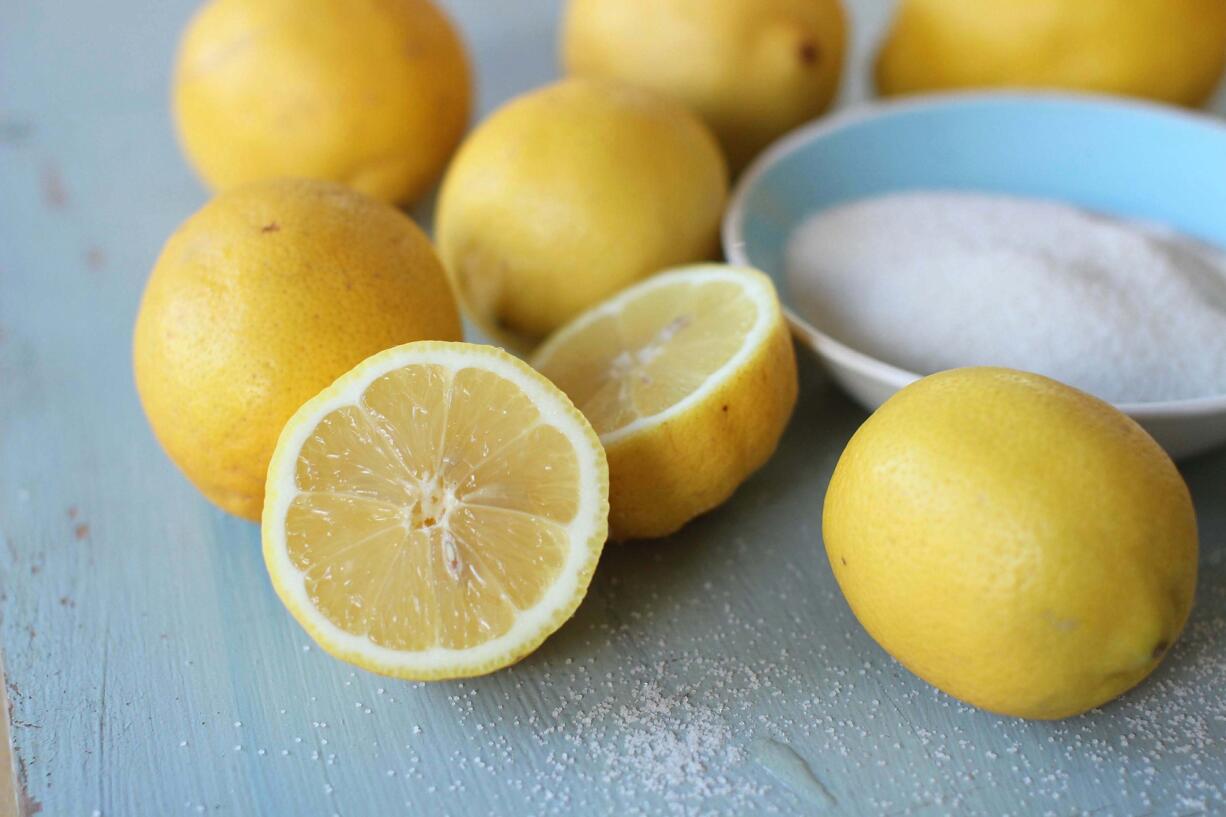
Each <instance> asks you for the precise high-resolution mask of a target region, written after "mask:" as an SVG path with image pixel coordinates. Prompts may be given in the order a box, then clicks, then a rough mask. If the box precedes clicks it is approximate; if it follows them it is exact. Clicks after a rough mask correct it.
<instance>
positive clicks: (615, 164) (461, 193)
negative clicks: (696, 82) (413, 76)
mask: <svg viewBox="0 0 1226 817" xmlns="http://www.w3.org/2000/svg"><path fill="white" fill-rule="evenodd" d="M727 192H728V174H727V168H726V166H725V164H724V160H723V157H722V155H721V154H720V151H719V146H718V145H717V144H716V142H715V138H714V137H713V136H712V135H711V133H710V131H709V130H708V129H707V128H706V126H704V125H703V124H702V122H701V120H699V119H698V118H697V117H696V116H694V115H693V114H691V113H690V112H689V111H687V110H686V109H685V108H684V107H683V106H681V105H680V104H679V103H676V102H673V101H671V100H668V99H666V98H664V97H661V96H658V95H656V94H653V93H651V92H649V91H644V90H640V89H636V88H632V87H630V86H628V85H624V84H621V83H612V82H605V81H599V80H585V79H571V80H564V81H562V82H559V83H556V84H554V85H549V86H546V87H545V88H542V89H539V90H536V91H533V92H530V93H528V94H524V95H523V96H520V97H518V98H516V99H514V100H512V101H511V102H509V103H508V104H506V105H505V106H503V107H502V108H500V109H499V110H498V111H496V112H495V113H494V114H493V115H491V116H490V117H489V118H488V119H487V120H486V121H485V122H483V123H482V124H481V125H480V126H479V127H478V128H477V129H476V130H475V131H474V132H473V133H472V134H470V135H469V137H468V139H466V140H465V142H464V144H463V145H461V147H460V150H459V152H458V153H457V154H456V158H455V160H454V161H453V162H452V163H451V166H450V167H449V168H448V170H447V174H446V177H445V178H444V180H443V185H442V190H441V192H440V195H439V203H438V212H437V216H436V236H437V241H438V247H439V252H440V254H441V255H442V258H443V263H444V265H445V266H446V267H447V270H448V272H449V273H450V274H451V276H452V280H453V281H454V283H455V287H456V291H457V294H458V295H459V297H460V301H461V303H462V304H463V305H464V307H465V310H466V311H467V312H468V314H469V316H470V317H471V318H472V319H473V320H474V321H475V322H476V323H477V324H478V325H480V326H481V327H482V328H483V329H484V330H485V331H486V332H488V333H489V334H491V335H493V336H494V337H496V338H498V339H499V340H500V341H501V342H503V343H504V344H506V345H508V346H511V347H512V348H515V349H518V350H521V351H524V350H527V349H530V348H532V347H533V346H535V345H536V344H537V343H538V342H539V341H540V340H541V339H542V338H543V337H544V336H545V335H547V334H549V333H550V332H551V331H552V330H554V329H556V328H557V327H559V326H561V325H562V324H563V323H566V322H567V321H568V320H570V319H571V318H573V317H574V316H575V315H577V314H579V313H580V312H582V311H583V310H584V309H586V308H588V307H590V306H593V305H594V304H596V303H599V302H600V301H602V300H604V299H605V298H607V297H609V296H611V295H613V294H614V293H616V292H617V291H619V290H621V289H623V288H625V287H626V286H628V285H629V284H632V283H634V282H635V281H637V280H639V279H641V278H645V277H647V276H648V275H650V274H652V273H654V272H656V271H658V270H661V269H664V268H666V267H669V266H674V265H678V264H684V263H688V262H691V261H700V260H705V259H707V258H710V257H712V256H714V255H715V254H716V252H717V251H718V244H719V220H720V217H721V214H722V211H723V207H724V201H725V199H726V198H727Z"/></svg>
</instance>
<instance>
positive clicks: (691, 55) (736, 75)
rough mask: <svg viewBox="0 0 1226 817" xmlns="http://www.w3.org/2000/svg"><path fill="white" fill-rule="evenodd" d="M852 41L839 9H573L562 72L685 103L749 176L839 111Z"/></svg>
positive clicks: (794, 2) (667, 2)
mask: <svg viewBox="0 0 1226 817" xmlns="http://www.w3.org/2000/svg"><path fill="white" fill-rule="evenodd" d="M846 40H847V21H846V14H845V13H844V11H843V6H842V3H841V2H840V0H733V2H720V3H711V2H709V0H571V2H570V3H569V5H568V7H567V11H566V16H565V19H564V24H563V29H562V63H563V68H564V70H566V71H567V73H569V74H572V75H576V76H594V77H608V78H614V79H621V80H625V81H627V82H631V83H633V84H635V85H639V86H641V87H644V88H651V89H652V90H655V91H658V92H661V93H665V94H669V95H672V96H674V97H676V98H677V99H680V100H681V101H682V102H684V103H685V104H686V105H688V106H689V107H690V108H691V109H693V110H694V111H696V112H697V113H698V114H699V115H701V116H702V117H703V119H704V120H706V122H707V124H708V125H710V126H711V129H712V130H714V131H715V134H716V135H717V136H718V137H719V141H720V144H721V145H722V146H723V149H724V151H725V153H726V155H727V157H728V160H729V163H730V165H731V166H732V168H733V169H734V170H740V169H741V168H743V167H744V166H745V165H747V164H748V163H749V161H750V160H751V159H753V157H754V156H755V155H756V154H757V153H758V152H760V151H761V150H762V148H764V147H765V146H766V145H768V144H769V143H771V142H772V141H774V140H775V139H777V138H778V137H779V136H781V135H783V134H784V133H786V132H787V131H789V130H791V129H792V128H795V127H796V126H798V125H801V124H803V123H804V122H807V121H808V120H810V119H812V118H814V117H816V116H818V115H819V114H821V113H822V112H823V111H825V110H826V109H827V108H828V107H830V104H831V103H832V102H833V101H834V98H835V96H836V95H837V93H838V89H839V81H840V79H841V77H842V73H843V62H844V55H845V52H846Z"/></svg>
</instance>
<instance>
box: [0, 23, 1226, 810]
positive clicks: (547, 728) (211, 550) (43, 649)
mask: <svg viewBox="0 0 1226 817" xmlns="http://www.w3.org/2000/svg"><path fill="white" fill-rule="evenodd" d="M191 5H192V4H191V3H190V2H188V1H187V0H174V2H164V3H136V2H133V1H132V0H116V1H115V2H112V3H72V4H69V3H41V2H34V1H33V0H16V2H9V3H6V4H4V5H3V6H0V538H2V539H3V547H0V566H2V568H3V625H2V645H3V651H4V661H5V664H6V669H7V679H8V691H9V695H10V700H11V704H12V717H13V729H12V732H13V744H14V754H15V758H16V764H17V766H18V771H19V776H20V781H19V782H20V786H21V789H22V792H23V804H24V811H25V813H27V814H32V813H35V812H37V811H39V810H40V809H41V812H42V813H43V814H48V815H57V816H58V815H89V814H92V813H94V812H95V811H96V812H98V813H100V814H102V815H107V817H112V816H113V815H168V814H178V813H183V814H194V813H208V814H226V815H248V814H252V815H305V816H308V817H313V816H314V815H325V817H326V815H331V814H341V815H345V816H346V817H353V816H354V815H367V814H386V813H397V812H409V813H418V814H435V813H448V814H455V815H469V814H476V815H480V814H497V815H522V814H537V813H552V814H569V813H584V814H586V813H591V814H596V813H643V814H655V813H661V814H705V813H716V814H719V813H728V814H738V813H739V814H745V813H778V814H810V813H815V812H819V811H822V810H825V811H827V812H830V813H838V814H848V815H862V814H863V815H868V814H879V813H917V814H940V813H966V814H971V813H977V814H1004V813H1016V814H1022V813H1025V814H1043V813H1052V814H1059V815H1065V814H1074V813H1080V812H1083V811H1087V812H1088V811H1094V810H1098V811H1100V813H1110V814H1132V815H1140V814H1146V813H1154V814H1191V813H1199V812H1209V813H1212V812H1221V811H1223V810H1226V800H1223V796H1224V795H1223V786H1224V783H1223V781H1226V595H1224V592H1223V587H1226V558H1224V557H1226V545H1224V543H1223V539H1224V537H1226V506H1224V503H1223V501H1222V497H1223V496H1224V495H1226V452H1219V453H1216V454H1212V455H1210V456H1207V457H1204V458H1202V459H1200V460H1197V461H1194V462H1191V463H1188V464H1187V465H1186V466H1185V473H1186V474H1187V476H1188V479H1189V482H1190V483H1191V485H1192V486H1193V489H1194V492H1195V494H1196V500H1197V503H1198V507H1199V512H1200V516H1201V523H1202V526H1203V540H1202V541H1203V578H1202V582H1201V595H1200V603H1199V606H1198V608H1197V612H1196V615H1195V619H1194V622H1193V627H1192V630H1191V633H1190V637H1189V638H1188V639H1186V640H1185V642H1184V643H1183V644H1182V645H1181V646H1180V648H1178V649H1177V650H1176V651H1175V653H1174V654H1173V655H1172V657H1171V658H1170V660H1169V661H1168V662H1167V664H1166V665H1165V666H1164V667H1163V668H1162V669H1161V671H1160V672H1159V673H1158V674H1157V676H1156V678H1155V679H1154V680H1153V681H1152V682H1150V683H1148V684H1146V685H1145V686H1144V687H1142V688H1141V689H1140V690H1138V691H1136V692H1134V693H1133V694H1131V695H1129V696H1127V697H1126V698H1125V699H1124V700H1123V701H1122V702H1119V703H1117V704H1114V705H1112V706H1110V707H1107V708H1106V709H1105V710H1104V711H1103V712H1099V713H1094V714H1091V715H1089V716H1087V717H1083V718H1079V719H1076V720H1073V721H1069V722H1066V723H1063V724H1042V723H1021V722H1016V721H1010V720H1006V719H1001V718H996V717H992V716H990V715H986V714H984V713H980V712H975V711H972V710H970V709H968V708H966V707H963V706H960V705H958V704H956V703H954V702H951V701H950V700H948V699H946V698H944V697H943V696H940V695H939V694H936V693H934V692H932V691H931V690H930V689H928V688H927V687H926V686H924V685H923V684H922V683H920V682H919V681H917V680H916V679H914V678H913V677H911V676H910V675H909V674H908V673H906V672H905V671H903V670H901V669H900V668H899V667H897V666H896V665H895V664H893V663H892V662H891V661H890V660H889V659H888V657H886V656H885V655H884V654H883V653H882V652H881V651H880V650H878V649H877V648H876V647H875V646H874V645H873V644H872V642H871V641H870V640H869V639H868V638H867V637H866V636H865V635H864V633H863V632H862V631H861V630H860V629H859V627H858V626H857V625H856V623H855V621H854V620H853V618H852V617H851V615H850V613H849V611H848V610H847V608H846V606H845V604H844V603H843V601H842V599H841V597H840V596H839V594H838V592H837V589H836V588H835V586H834V583H833V580H832V577H831V575H830V572H829V570H828V568H827V566H826V565H825V563H824V557H823V556H822V554H821V551H820V547H819V544H818V529H819V525H818V515H819V509H820V504H821V500H822V496H823V493H824V490H825V484H826V480H827V478H828V475H829V473H830V469H831V468H832V466H833V463H834V461H835V458H836V457H837V455H838V452H839V451H840V449H841V447H842V445H843V444H844V442H845V441H846V439H847V437H848V436H849V435H850V434H851V432H852V431H853V430H854V428H855V427H856V425H857V424H858V423H859V422H860V421H861V420H862V418H863V415H862V413H861V412H859V411H858V410H857V409H856V408H854V407H853V406H852V405H851V404H850V403H849V402H848V401H847V400H846V399H845V398H843V397H842V396H840V395H839V394H838V393H837V392H836V391H834V390H832V389H831V388H829V387H828V386H827V385H826V384H825V383H824V382H823V381H822V380H821V378H820V377H819V376H818V375H817V373H816V370H815V368H814V366H813V365H812V364H811V363H810V362H806V363H805V364H804V365H803V366H802V374H803V393H802V397H801V404H800V409H799V410H798V413H797V416H796V419H795V421H794V422H793V425H792V428H791V430H790V431H789V435H788V437H787V440H786V441H785V444H784V445H783V447H782V449H781V451H780V454H779V456H777V457H776V458H775V460H774V461H773V462H772V463H771V464H770V465H769V466H768V467H767V468H766V469H765V470H764V471H763V472H762V473H761V474H760V475H758V476H757V477H755V478H754V479H753V480H752V481H751V482H750V483H749V484H747V485H746V486H745V487H744V489H743V490H742V491H741V492H740V493H739V494H738V495H737V497H736V498H735V499H734V500H733V501H732V502H731V503H729V505H728V506H726V507H725V508H722V509H721V510H719V511H718V512H716V513H713V514H711V515H710V516H708V517H707V518H704V519H702V520H699V521H698V522H696V523H695V524H693V525H691V526H690V527H689V528H687V530H686V531H684V532H683V533H682V534H681V535H679V536H676V537H674V538H673V539H672V540H671V541H667V542H661V543H657V544H648V545H634V546H613V547H610V549H609V551H608V552H607V555H606V557H605V558H604V560H603V561H602V564H601V567H600V571H599V575H598V577H597V580H596V582H595V585H594V587H593V591H592V593H591V595H590V596H589V598H588V600H587V602H586V603H585V604H584V605H583V607H582V608H581V610H580V612H579V614H578V615H577V616H576V618H575V620H574V621H573V622H572V623H570V624H568V625H567V626H566V627H565V628H563V630H562V631H561V632H559V633H558V634H557V635H556V636H555V637H554V638H552V639H551V640H550V641H549V642H548V643H546V645H545V646H544V647H543V648H542V649H541V650H540V651H539V652H538V653H537V654H535V655H533V656H532V657H530V658H529V659H527V660H526V661H524V662H523V663H522V664H521V665H520V666H518V667H516V668H514V669H512V670H509V671H506V672H502V673H499V674H496V675H494V676H491V677H488V678H484V679H479V680H476V681H470V682H467V683H465V684H459V683H446V684H436V685H430V686H421V685H414V684H406V683H402V682H395V681H390V680H387V679H381V678H378V677H375V676H370V675H367V674H364V673H360V672H354V671H351V670H350V668H349V667H347V666H346V665H343V664H340V663H338V662H336V661H334V660H332V659H330V658H329V657H327V656H326V655H324V654H322V653H321V652H320V651H319V650H318V649H308V648H307V647H308V644H309V642H308V639H307V638H306V637H305V635H304V634H303V633H302V632H301V631H300V630H299V628H298V627H297V626H296V625H295V624H294V623H293V622H292V620H291V619H290V618H289V616H288V615H287V614H286V613H285V612H284V611H283V609H282V608H281V606H280V604H279V603H278V602H277V600H276V598H275V597H274V595H273V593H272V591H271V589H270V587H269V584H268V581H267V578H266V576H265V573H264V570H263V566H262V563H261V560H260V556H259V552H258V544H259V536H258V530H257V529H256V527H255V526H254V525H251V524H248V523H245V522H242V521H239V520H237V519H234V518H232V517H228V516H226V515H225V514H222V513H221V512H219V511H217V510H215V509H213V508H212V507H210V506H209V505H208V504H207V503H205V502H204V500H202V499H201V498H200V497H199V496H198V495H197V494H196V493H195V492H194V491H193V490H192V489H191V488H190V486H188V484H187V483H186V482H185V481H184V480H183V478H182V477H181V476H180V475H179V474H178V473H177V472H176V471H175V469H174V468H173V467H172V466H171V465H170V464H169V463H168V462H167V461H166V459H165V458H164V457H163V456H162V454H161V453H160V451H159V450H158V448H157V446H156V444H155V443H154V441H153V439H152V437H151V435H150V433H149V431H148V429H147V427H146V425H145V422H144V419H143V418H142V416H141V414H140V410H139V406H138V405H137V401H136V397H135V395H134V393H133V390H132V387H131V376H130V366H129V359H128V357H129V348H128V347H129V342H130V328H131V324H132V320H133V317H134V314H135V310H136V304H137V301H138V298H139V294H140V290H141V287H142V284H143V281H144V278H145V275H146V273H147V271H148V269H149V268H150V266H151V265H152V263H153V260H154V258H155V256H156V253H157V251H158V249H159V247H160V245H161V243H162V241H163V239H164V238H165V236H166V235H168V234H169V233H170V231H171V230H172V229H173V228H174V226H175V225H176V224H177V223H178V222H179V221H181V220H182V219H183V218H184V217H185V216H186V215H188V214H189V213H190V212H192V211H193V210H194V209H195V208H197V207H198V206H199V205H200V204H201V203H202V202H203V200H204V193H203V191H202V190H201V189H200V187H199V186H198V185H197V183H196V182H195V181H194V180H193V179H192V177H191V175H190V174H189V172H188V170H187V169H186V167H185V165H184V164H183V162H182V160H181V159H180V157H179V154H178V151H177V149H176V147H175V144H174V140H173V135H172V132H171V128H170V123H169V118H168V114H167V90H166V88H167V73H168V66H169V65H170V61H171V55H172V52H173V46H174V42H175V38H176V36H177V32H178V31H179V29H180V28H181V26H182V25H183V23H184V22H185V20H186V18H187V17H188V15H189V13H190V10H191ZM449 5H450V7H451V8H452V9H453V10H454V12H455V13H456V15H457V17H458V18H459V19H460V20H461V21H462V23H463V25H464V28H465V32H466V35H467V37H468V40H469V42H470V45H471V46H472V50H473V52H474V54H475V56H476V58H477V61H478V63H479V66H480V73H481V107H482V108H483V109H488V108H489V107H490V106H491V105H492V104H494V103H495V102H496V101H498V100H500V99H503V98H505V97H506V96H508V95H510V94H512V93H514V92H516V91H519V90H521V89H525V88H528V87H531V86H533V85H536V84H539V83H540V82H543V81H545V80H546V79H548V78H549V77H550V76H552V75H553V73H554V65H553V60H554V57H553V45H552V42H553V26H554V12H555V4H554V3H553V2H549V1H548V0H531V2H529V1H528V0H518V2H516V3H515V4H513V5H514V9H515V11H514V13H513V14H512V13H510V12H508V11H506V9H508V8H510V7H511V5H510V4H504V3H498V4H495V3H492V2H489V0H455V2H452V3H450V4H449ZM496 10H497V11H496ZM855 10H856V12H857V21H858V22H859V23H860V24H861V25H860V34H859V37H858V39H859V41H860V43H861V53H863V45H864V44H865V43H867V42H869V41H870V39H871V32H872V30H873V29H874V28H875V27H876V26H877V25H878V24H879V22H880V20H881V18H882V15H883V13H884V11H885V5H884V3H883V2H867V0H866V2H860V3H858V4H856V5H855ZM860 64H861V67H862V62H861V63H860ZM849 88H850V90H849V92H848V94H847V96H848V97H850V98H853V99H854V98H857V97H859V96H861V95H862V94H863V89H864V75H863V73H862V71H861V72H860V73H857V74H856V75H855V76H853V78H852V80H851V82H850V84H849ZM653 689H658V690H661V691H663V693H664V694H665V696H666V700H667V701H669V702H670V703H671V705H672V706H673V711H672V716H671V717H670V719H669V723H670V724H671V725H672V726H673V727H674V728H675V729H676V730H678V731H679V732H680V733H681V734H682V735H683V736H684V735H687V734H688V735H689V736H690V737H692V738H693V739H694V741H695V744H694V745H695V746H697V750H694V751H691V752H690V756H691V757H696V758H698V759H699V760H700V761H703V762H704V763H705V764H706V770H705V772H700V771H699V770H693V769H691V770H688V771H684V772H683V773H680V774H679V775H678V777H677V778H676V779H669V778H667V777H663V776H662V775H661V773H660V771H659V770H660V769H665V770H667V769H670V768H672V769H674V770H675V767H673V766H670V765H669V764H670V761H672V760H675V759H676V756H675V755H674V756H661V758H660V759H661V760H662V761H663V762H662V763H657V764H654V765H652V764H648V763H645V762H642V758H643V753H644V752H645V751H648V750H651V749H653V748H655V749H659V748H660V747H661V746H665V745H667V744H668V742H669V739H668V736H667V735H666V734H664V733H662V732H658V731H655V732H649V733H646V734H647V735H648V737H649V739H650V741H652V745H651V746H648V747H646V748H645V747H644V746H643V745H642V744H641V743H639V742H636V741H637V740H638V737H636V736H640V737H641V736H642V735H643V734H644V733H643V732H642V731H641V730H636V727H635V724H634V723H632V722H631V716H633V715H634V714H635V713H642V712H643V711H644V705H643V704H644V701H645V700H649V699H650V695H651V693H652V690H653ZM683 695H684V696H688V697H683ZM623 707H625V708H626V709H625V711H623ZM240 724H241V725H240ZM762 738H773V739H778V740H781V741H783V742H786V743H788V744H789V745H791V746H792V747H794V748H795V749H796V751H797V752H798V753H799V754H800V755H801V756H802V757H803V758H804V759H805V760H806V761H807V762H808V764H809V765H810V766H811V767H812V768H813V770H814V772H815V773H816V774H817V775H818V776H819V777H820V778H821V780H822V782H823V784H824V786H825V787H826V788H827V789H828V790H829V792H830V793H831V795H832V796H833V797H834V798H835V799H836V800H837V803H836V804H834V805H830V806H826V805H822V804H820V803H815V801H814V800H813V799H812V798H811V797H810V798H805V797H802V796H797V795H796V794H794V793H792V792H791V791H790V790H789V789H788V788H787V787H786V786H785V785H783V784H782V783H780V782H779V781H778V780H777V779H776V778H775V777H773V776H772V775H771V774H770V773H769V772H768V771H767V770H765V769H763V768H761V767H760V766H758V765H757V764H755V763H754V762H753V754H752V748H751V747H752V746H753V745H754V743H755V742H756V741H758V740H759V739H762ZM724 744H727V746H728V747H731V749H730V750H728V749H726V748H725V747H724ZM238 747H241V749H240V748H238ZM716 750H718V751H716ZM683 754H684V753H683ZM389 772H390V774H389ZM721 776H722V777H723V778H724V780H723V782H720V781H719V780H718V779H716V778H719V777H721ZM703 780H706V782H705V783H703V782H702V781H703ZM704 786H705V788H703V787H704Z"/></svg>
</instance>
